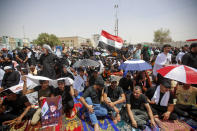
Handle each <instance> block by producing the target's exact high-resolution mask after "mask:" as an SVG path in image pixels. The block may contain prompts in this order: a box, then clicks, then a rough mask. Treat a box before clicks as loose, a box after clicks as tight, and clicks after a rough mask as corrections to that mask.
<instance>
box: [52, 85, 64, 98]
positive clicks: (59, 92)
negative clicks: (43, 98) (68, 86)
mask: <svg viewBox="0 0 197 131" xmlns="http://www.w3.org/2000/svg"><path fill="white" fill-rule="evenodd" d="M63 92H64V91H62V90H61V89H59V88H58V87H57V88H55V89H54V95H55V96H59V95H60V96H61V95H62V94H63Z"/></svg>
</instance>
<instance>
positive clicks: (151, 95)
mask: <svg viewBox="0 0 197 131" xmlns="http://www.w3.org/2000/svg"><path fill="white" fill-rule="evenodd" d="M156 89H157V87H154V88H149V89H148V90H147V92H146V96H147V97H148V98H149V100H151V99H152V97H153V96H154V94H155V91H156ZM164 94H165V93H162V92H160V98H159V103H158V106H160V102H161V99H162V97H163V95H164ZM168 103H169V104H173V95H172V94H171V93H170V98H169V101H168Z"/></svg>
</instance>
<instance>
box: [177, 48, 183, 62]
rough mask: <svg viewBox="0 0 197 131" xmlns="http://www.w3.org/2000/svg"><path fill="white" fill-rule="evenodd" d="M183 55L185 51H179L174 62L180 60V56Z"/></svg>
mask: <svg viewBox="0 0 197 131" xmlns="http://www.w3.org/2000/svg"><path fill="white" fill-rule="evenodd" d="M184 55H185V52H182V51H181V52H179V53H178V55H177V56H176V62H177V63H178V61H181V59H182V57H183V56H184Z"/></svg>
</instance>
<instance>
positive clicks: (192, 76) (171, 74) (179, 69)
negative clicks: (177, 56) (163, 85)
mask: <svg viewBox="0 0 197 131" xmlns="http://www.w3.org/2000/svg"><path fill="white" fill-rule="evenodd" d="M157 72H158V73H159V74H161V75H162V76H163V77H165V78H169V79H173V80H176V81H179V82H182V83H186V84H197V69H195V68H192V67H189V66H185V65H170V66H166V67H164V68H161V69H159V70H157Z"/></svg>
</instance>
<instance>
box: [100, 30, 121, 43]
mask: <svg viewBox="0 0 197 131" xmlns="http://www.w3.org/2000/svg"><path fill="white" fill-rule="evenodd" d="M101 35H102V36H104V37H106V38H107V39H110V40H114V41H117V42H119V43H123V42H124V41H123V40H122V38H120V37H118V36H114V35H111V34H109V33H108V32H106V31H104V30H102V32H101Z"/></svg>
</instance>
